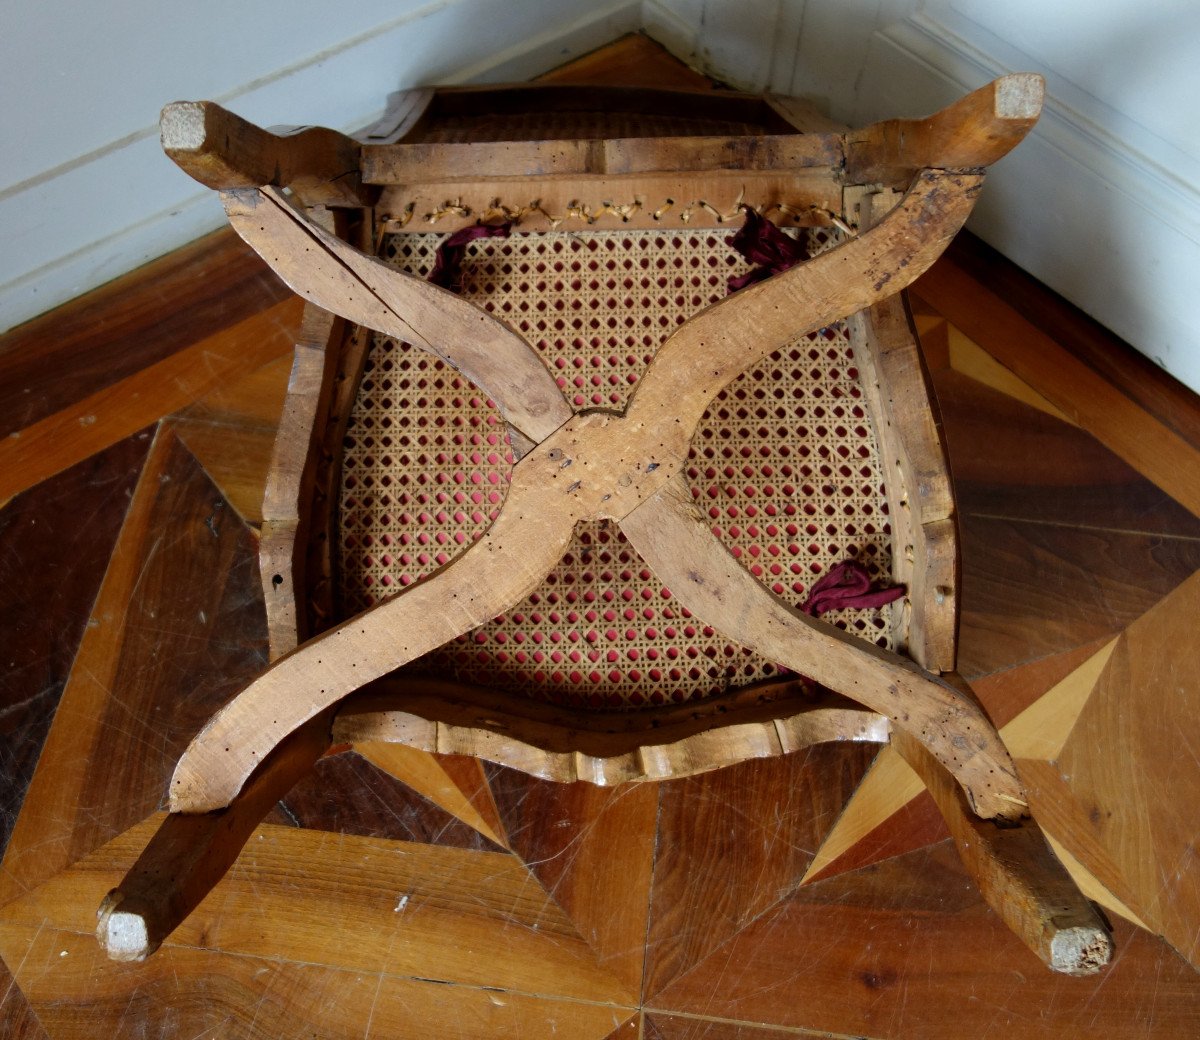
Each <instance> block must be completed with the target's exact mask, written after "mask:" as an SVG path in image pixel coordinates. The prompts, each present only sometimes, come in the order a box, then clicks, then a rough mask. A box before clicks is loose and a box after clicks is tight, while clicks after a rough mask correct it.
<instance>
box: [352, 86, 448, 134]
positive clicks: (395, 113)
mask: <svg viewBox="0 0 1200 1040" xmlns="http://www.w3.org/2000/svg"><path fill="white" fill-rule="evenodd" d="M435 93H436V91H435V90H434V89H433V88H432V87H417V88H415V89H413V90H401V91H399V92H397V93H395V94H392V95H391V96H390V97H389V98H388V105H387V109H386V110H385V111H384V113H383V115H382V116H380V117H379V119H378V120H377V121H376V122H375V123H373V124H372V125H371V126H369V127H367V129H366V130H363V131H362V132H361V133H359V134H357V135H356V136H357V137H358V138H359V140H361V141H363V142H364V143H365V144H395V143H396V142H397V141H402V140H403V139H404V138H405V137H407V136H408V135H409V134H410V133H412V132H413V131H414V130H416V128H417V127H418V126H420V125H421V123H422V122H423V121H424V120H425V119H426V118H427V117H428V115H429V108H430V105H431V103H432V102H433V98H434V94H435Z"/></svg>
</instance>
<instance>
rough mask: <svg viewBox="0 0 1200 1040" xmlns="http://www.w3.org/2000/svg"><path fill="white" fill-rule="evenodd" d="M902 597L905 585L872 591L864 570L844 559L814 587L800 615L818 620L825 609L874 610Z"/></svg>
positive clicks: (801, 607) (858, 564) (869, 577)
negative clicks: (810, 616)
mask: <svg viewBox="0 0 1200 1040" xmlns="http://www.w3.org/2000/svg"><path fill="white" fill-rule="evenodd" d="M903 595H904V586H902V585H893V586H891V587H889V588H880V589H872V588H871V576H870V575H869V574H868V573H867V569H866V568H865V567H864V566H863V565H862V564H861V563H856V562H855V561H854V560H845V561H843V562H842V563H839V564H837V565H836V566H834V567H832V568H830V570H829V573H828V574H826V575H825V577H823V578H822V579H821V580H820V581H818V582H817V583H816V584H815V585H813V587H812V590H811V591H810V592H809V594H808V599H806V600H805V601H804V602H803V603H802V604H800V608H799V609H800V610H801V612H803V613H805V614H811V615H812V616H813V617H819V616H820V615H821V614H824V613H825V611H827V610H848V609H873V608H876V607H882V606H885V605H887V604H888V603H891V602H893V601H894V600H898V599H900V597H901V596H903Z"/></svg>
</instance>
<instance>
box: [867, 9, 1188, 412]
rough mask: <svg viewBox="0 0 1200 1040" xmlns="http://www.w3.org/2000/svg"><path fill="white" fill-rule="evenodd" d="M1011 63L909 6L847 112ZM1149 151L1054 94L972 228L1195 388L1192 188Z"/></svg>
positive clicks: (924, 105) (995, 176) (912, 110)
mask: <svg viewBox="0 0 1200 1040" xmlns="http://www.w3.org/2000/svg"><path fill="white" fill-rule="evenodd" d="M1006 57H1008V58H1009V60H1010V61H1011V60H1012V59H1011V56H1009V55H1006ZM1010 71H1024V70H1022V69H1018V68H1011V67H1008V65H1006V64H1002V63H1001V62H1000V61H999V60H998V59H997V58H996V57H995V56H993V55H991V54H988V53H985V52H984V51H982V50H980V49H979V48H977V47H975V46H972V45H971V44H970V43H969V42H968V41H966V40H964V39H963V38H962V37H960V36H958V35H957V34H956V33H954V32H953V31H952V30H950V29H948V28H947V27H945V26H943V25H941V24H940V23H938V22H935V21H933V20H931V19H929V18H928V17H925V16H922V15H919V14H918V15H916V16H914V17H912V18H909V19H906V20H904V21H902V22H898V23H895V24H893V25H890V26H888V27H887V28H885V29H883V30H881V31H880V32H878V33H877V34H876V36H875V40H874V41H873V49H872V54H871V60H870V61H869V62H868V64H867V71H866V73H865V75H864V77H863V79H862V81H861V84H860V90H859V94H858V111H857V112H856V121H857V122H866V121H870V120H872V119H878V118H886V117H889V116H893V115H897V114H912V115H917V114H923V113H927V112H931V111H934V110H936V109H937V108H939V107H941V106H942V105H944V104H947V103H949V102H950V101H952V100H954V98H955V97H957V96H959V95H961V94H962V93H963V92H964V91H966V90H970V89H974V88H975V87H978V86H980V85H982V84H983V83H984V82H986V81H988V80H990V79H992V78H994V77H995V76H998V75H1002V74H1003V73H1005V72H1010ZM1051 87H1052V89H1053V83H1052V84H1051ZM902 108H904V109H906V110H907V111H903V112H901V111H900V109H902ZM1156 158H1157V157H1156V156H1153V155H1150V154H1147V153H1146V152H1144V151H1142V150H1139V149H1138V148H1136V147H1134V146H1133V145H1131V144H1130V143H1128V141H1126V140H1122V139H1119V138H1118V137H1116V136H1115V135H1113V134H1111V133H1109V132H1107V131H1106V130H1104V129H1103V128H1102V127H1101V126H1099V125H1098V124H1097V123H1096V122H1095V121H1094V120H1093V119H1091V118H1089V116H1088V115H1086V114H1084V113H1083V112H1081V111H1079V110H1078V109H1076V108H1073V107H1071V106H1069V105H1067V104H1064V103H1063V102H1062V101H1061V100H1058V99H1056V98H1055V97H1054V96H1053V93H1051V97H1050V98H1049V99H1048V103H1047V105H1046V109H1045V112H1044V114H1043V116H1042V118H1041V120H1040V121H1039V123H1038V126H1037V127H1036V128H1035V129H1034V131H1033V133H1032V134H1031V135H1030V137H1029V138H1028V139H1027V140H1026V141H1025V142H1024V143H1023V144H1022V145H1021V146H1020V147H1019V148H1017V149H1016V150H1015V151H1014V152H1013V153H1012V154H1010V155H1009V156H1008V157H1006V158H1005V159H1003V160H1001V162H1000V163H999V164H998V165H997V166H996V167H995V168H994V169H993V170H992V171H991V172H990V173H989V176H988V180H987V184H986V185H985V188H984V193H983V196H982V198H981V200H980V203H979V206H978V208H977V209H976V212H975V215H974V216H973V217H972V220H971V222H970V224H969V225H968V227H970V228H971V230H973V231H974V232H975V233H976V234H978V235H979V236H980V237H981V238H983V239H984V240H985V241H987V242H988V243H990V244H991V245H993V246H994V247H995V248H997V249H998V250H1000V251H1001V252H1002V253H1004V254H1005V255H1006V256H1008V257H1009V258H1010V259H1012V260H1013V261H1015V262H1016V263H1017V264H1019V265H1020V266H1021V267H1023V268H1024V269H1025V270H1027V271H1028V272H1029V273H1030V274H1032V275H1033V276H1034V277H1036V278H1037V279H1039V280H1040V281H1042V282H1044V283H1045V284H1046V285H1048V286H1050V287H1051V288H1052V289H1054V290H1055V291H1056V292H1058V293H1060V294H1061V295H1063V296H1065V297H1066V298H1067V299H1069V300H1071V301H1072V302H1073V303H1075V304H1076V305H1077V306H1079V307H1080V308H1082V309H1083V310H1084V311H1086V312H1087V313H1088V314H1090V315H1091V316H1092V317H1094V318H1096V319H1097V320H1098V321H1099V322H1101V324H1103V325H1105V326H1107V327H1108V328H1110V329H1112V330H1113V331H1114V332H1116V333H1117V334H1118V335H1119V336H1121V337H1122V338H1124V339H1126V340H1127V341H1129V342H1130V343H1131V344H1132V345H1133V346H1135V347H1136V348H1138V349H1139V350H1140V351H1142V353H1144V354H1146V355H1147V356H1148V357H1150V358H1152V359H1153V360H1154V361H1156V362H1157V363H1158V364H1159V365H1161V366H1162V367H1163V368H1165V369H1166V370H1167V371H1168V372H1170V373H1171V374H1172V375H1173V376H1175V377H1176V378H1177V379H1179V380H1180V381H1181V382H1183V383H1185V384H1186V385H1188V386H1189V387H1191V388H1192V389H1193V390H1197V391H1200V317H1198V315H1200V311H1198V310H1197V308H1196V306H1195V297H1196V294H1197V287H1198V280H1197V279H1198V275H1200V192H1197V191H1196V189H1195V188H1194V187H1193V186H1191V185H1189V184H1188V183H1187V182H1185V181H1184V180H1182V179H1181V178H1179V177H1177V176H1176V175H1175V174H1174V172H1173V171H1171V170H1168V169H1164V168H1163V166H1161V165H1160V164H1159V162H1157V161H1156Z"/></svg>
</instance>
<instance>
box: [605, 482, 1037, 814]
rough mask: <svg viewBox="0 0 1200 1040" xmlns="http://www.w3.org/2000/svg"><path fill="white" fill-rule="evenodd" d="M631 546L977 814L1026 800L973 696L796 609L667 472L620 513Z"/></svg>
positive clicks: (683, 595)
mask: <svg viewBox="0 0 1200 1040" xmlns="http://www.w3.org/2000/svg"><path fill="white" fill-rule="evenodd" d="M621 529H622V530H623V531H624V532H625V534H626V536H627V537H628V538H629V541H630V542H631V543H632V545H633V547H634V548H635V549H636V550H637V551H638V552H639V553H640V554H641V556H642V558H643V559H644V560H645V561H646V564H647V565H648V566H649V567H650V569H651V570H652V571H654V573H655V574H656V575H657V576H658V577H659V579H661V580H662V582H663V583H664V584H665V585H666V586H667V587H668V588H670V589H671V591H672V593H673V594H674V595H675V596H676V597H677V598H678V599H679V601H680V603H682V604H683V605H684V606H685V607H687V608H688V610H690V611H692V613H694V614H695V615H696V616H697V617H699V618H703V619H704V621H705V622H706V623H707V624H710V625H712V626H713V628H715V629H717V630H718V631H720V632H723V633H724V634H725V635H726V636H729V637H730V638H731V639H734V640H736V641H737V642H739V643H741V644H742V645H744V646H747V647H750V648H751V649H753V650H755V651H757V652H758V653H761V654H764V655H765V656H767V657H770V658H771V659H772V660H775V661H778V662H779V663H780V664H784V665H787V666H788V667H789V668H791V669H792V670H793V671H796V672H799V673H801V674H802V675H807V676H808V677H809V678H811V679H814V680H816V681H817V682H819V683H821V684H822V685H823V686H826V687H828V688H829V689H831V690H835V691H837V692H838V693H841V694H844V695H845V696H847V697H850V698H852V699H853V700H855V701H858V702H859V703H860V704H864V705H866V706H867V707H868V708H872V709H873V710H875V711H878V712H879V713H880V714H881V715H886V716H887V717H888V718H889V719H891V721H892V724H893V726H894V727H895V728H897V729H902V730H905V731H906V732H908V733H909V734H911V735H912V736H913V738H914V739H916V740H917V741H918V742H919V743H921V744H922V745H924V746H925V747H926V748H928V749H929V751H930V752H931V753H932V755H933V756H934V757H935V758H936V759H937V760H938V761H939V762H940V763H941V764H942V765H943V766H944V767H945V768H946V769H947V770H948V771H949V772H950V773H951V774H952V775H953V776H954V778H955V779H956V780H957V781H958V783H959V784H960V785H961V787H962V789H963V791H964V792H965V794H966V796H967V798H968V800H969V801H970V804H971V807H972V809H973V810H974V812H975V813H977V814H978V815H980V816H983V817H986V818H989V819H991V818H1002V819H1015V818H1018V817H1020V816H1021V815H1022V813H1023V812H1024V811H1025V809H1026V801H1025V795H1024V791H1023V790H1022V787H1021V782H1020V780H1018V778H1017V774H1016V769H1015V768H1014V767H1013V764H1012V759H1011V758H1010V757H1009V754H1008V751H1007V749H1006V748H1005V747H1004V745H1003V743H1002V742H1001V740H1000V737H999V735H998V734H997V733H996V730H995V727H994V726H992V724H991V722H990V721H989V720H988V718H987V716H985V715H984V714H983V711H982V709H981V708H980V707H979V705H978V704H976V703H975V702H974V701H973V700H971V699H970V698H969V697H967V696H966V695H965V694H964V693H962V692H961V691H960V690H957V689H955V688H954V687H953V686H951V685H950V684H949V683H947V682H945V681H943V680H942V679H939V678H938V677H936V676H934V675H931V674H930V673H928V672H926V671H924V670H923V669H922V668H920V667H919V666H918V665H916V664H914V663H913V662H911V661H909V660H907V659H905V658H902V657H900V656H899V655H897V654H892V653H888V652H887V651H884V650H880V649H879V648H878V647H875V646H872V645H870V644H869V643H864V642H862V641H861V640H858V639H855V638H854V637H853V636H849V635H847V634H846V633H844V632H842V631H841V630H840V629H837V628H835V627H834V626H832V625H829V624H826V623H825V622H822V621H818V620H816V619H815V618H811V617H808V616H807V615H804V614H801V613H800V612H799V611H797V610H795V609H794V608H792V607H790V606H789V605H788V604H786V603H784V602H783V601H782V600H781V599H779V598H778V597H777V596H775V595H774V594H772V593H771V592H770V591H768V590H767V589H766V588H764V587H763V586H762V585H760V584H759V583H758V581H756V580H755V579H754V577H753V576H752V575H751V574H750V573H749V572H748V571H747V570H746V569H745V568H744V567H743V566H742V565H741V564H740V563H738V561H737V560H735V559H734V558H733V557H732V556H731V555H730V554H729V552H728V551H727V550H726V549H725V547H724V546H723V545H721V543H720V542H718V541H717V539H716V537H715V536H714V535H713V533H712V529H711V527H710V526H709V523H708V521H707V519H706V518H704V517H703V516H701V514H700V513H699V512H698V511H697V510H696V508H695V506H694V505H693V504H692V497H691V492H690V491H689V490H688V488H687V486H686V484H685V483H684V482H683V481H682V480H681V479H678V478H677V479H675V480H674V481H672V482H671V483H670V484H668V485H667V486H666V487H665V488H663V489H662V490H661V491H659V492H658V494H657V495H655V496H654V497H653V498H651V499H649V500H648V501H646V502H644V503H643V504H642V505H641V506H639V507H638V508H637V509H635V510H634V511H633V512H632V513H630V514H629V515H628V516H626V517H625V519H624V520H622V521H621Z"/></svg>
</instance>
